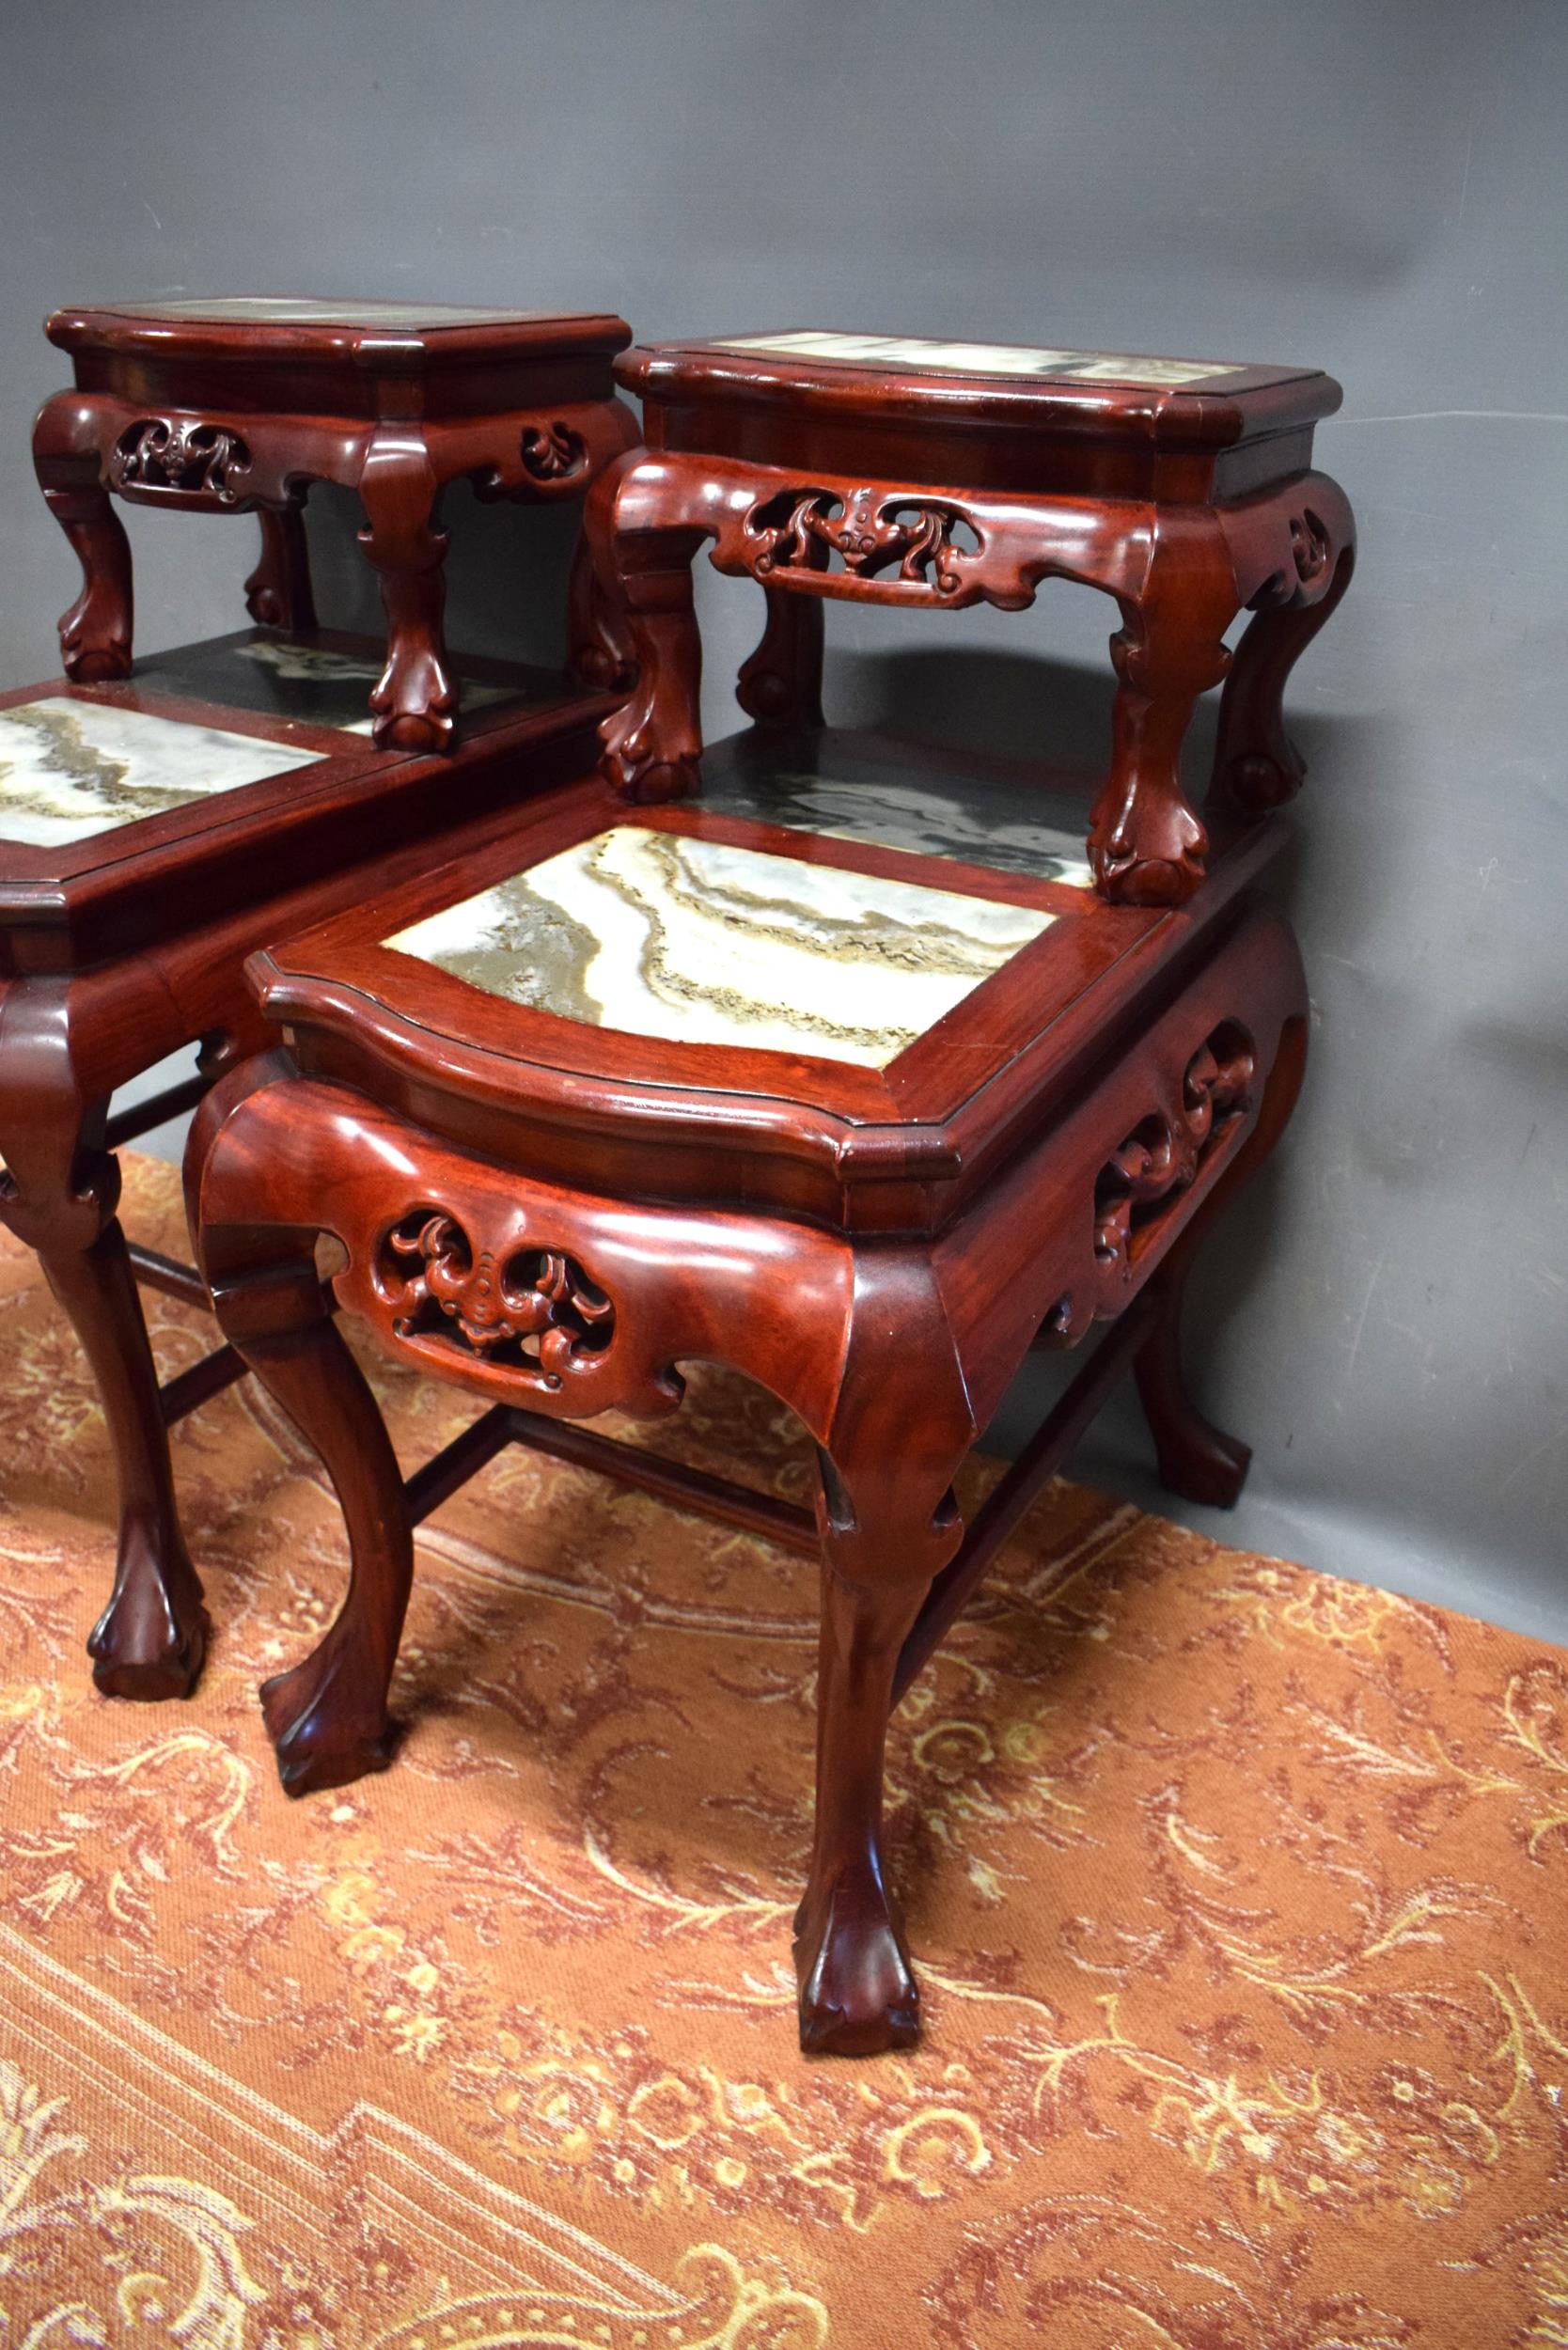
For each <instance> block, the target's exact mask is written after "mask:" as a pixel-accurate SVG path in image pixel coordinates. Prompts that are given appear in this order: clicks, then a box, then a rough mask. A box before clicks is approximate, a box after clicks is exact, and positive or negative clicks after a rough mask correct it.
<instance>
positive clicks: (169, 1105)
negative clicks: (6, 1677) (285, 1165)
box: [0, 685, 607, 1699]
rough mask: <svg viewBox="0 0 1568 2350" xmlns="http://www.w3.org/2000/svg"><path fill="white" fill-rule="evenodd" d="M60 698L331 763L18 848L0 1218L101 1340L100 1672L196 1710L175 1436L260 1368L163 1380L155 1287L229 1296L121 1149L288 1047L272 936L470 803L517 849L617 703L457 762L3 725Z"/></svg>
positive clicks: (81, 1334)
mask: <svg viewBox="0 0 1568 2350" xmlns="http://www.w3.org/2000/svg"><path fill="white" fill-rule="evenodd" d="M40 690H41V691H44V692H48V693H56V694H57V693H62V692H63V693H66V694H68V695H71V697H73V698H75V699H77V700H80V701H82V702H85V703H91V702H93V701H103V702H107V703H110V704H113V705H122V706H124V705H128V706H130V707H132V708H139V709H143V710H146V711H148V712H149V713H152V714H163V715H166V716H170V717H176V718H181V719H184V720H187V721H193V722H196V723H199V724H203V725H209V726H221V727H224V728H226V729H229V730H230V731H238V732H243V733H251V734H255V735H257V736H258V737H260V738H263V739H266V740H269V741H273V740H276V739H277V738H278V736H279V735H280V734H284V735H287V736H288V737H290V738H291V739H292V740H293V741H294V742H296V743H297V744H298V745H299V747H300V748H301V750H302V751H316V752H318V753H321V752H324V753H327V754H329V757H328V758H327V759H325V760H322V761H321V764H319V765H316V766H312V767H306V768H303V769H298V770H295V771H294V772H293V773H291V774H285V775H283V776H275V777H273V778H271V779H269V780H267V781H264V782H262V783H258V784H251V785H247V786H243V787H242V788H240V789H238V790H235V791H228V792H226V793H223V794H221V795H218V796H217V797H216V798H212V799H208V800H205V801H201V802H198V803H196V804H193V805H189V806H187V807H181V808H178V809H174V810H171V811H169V812H168V813H166V814H165V815H162V816H158V817H152V818H148V819H144V820H142V821H141V822H140V823H135V824H133V825H128V826H125V827H122V828H120V829H119V830H118V831H112V832H108V833H103V834H99V835H96V836H94V837H93V838H90V839H88V840H86V841H84V842H82V843H81V844H79V845H78V846H76V847H75V848H71V849H67V850H63V851H61V850H53V851H45V850H41V849H37V848H32V847H27V846H23V845H19V844H16V843H5V842H0V1157H3V1159H4V1162H5V1167H4V1171H3V1173H0V1221H3V1222H4V1223H5V1224H6V1225H7V1227H8V1229H9V1230H11V1231H12V1232H14V1233H15V1234H16V1236H17V1237H18V1238H19V1239H20V1240H22V1241H23V1242H24V1243H25V1244H26V1245H27V1246H29V1247H31V1248H33V1249H34V1250H35V1251H36V1252H37V1254H38V1256H39V1261H40V1262H41V1264H42V1266H43V1270H44V1273H45V1276H46V1277H47V1279H48V1281H49V1285H50V1288H51V1290H52V1291H53V1293H54V1294H55V1297H56V1299H57V1300H58V1302H59V1304H60V1305H61V1307H62V1308H63V1309H64V1311H65V1313H66V1314H67V1316H68V1318H69V1320H70V1321H71V1324H72V1326H73V1328H74V1329H75V1331H76V1334H77V1337H78V1338H79V1340H81V1343H82V1346H83V1348H84V1351H85V1352H86V1355H87V1358H88V1361H89V1363H90V1365H91V1368H92V1371H93V1374H94V1378H95V1380H96V1383H97V1386H98V1389H99V1394H100V1397H101V1399H102V1404H103V1410H104V1414H105V1418H106V1420H107V1423H108V1431H109V1436H110V1441H111V1444H112V1446H113V1449H114V1454H115V1462H116V1470H117V1476H118V1492H119V1527H118V1552H117V1563H116V1574H115V1584H114V1590H113V1593H112V1595H111V1597H110V1600H109V1604H108V1606H107V1607H106V1609H105V1611H104V1613H103V1615H102V1618H101V1620H100V1622H99V1623H98V1625H97V1627H96V1628H95V1630H94V1632H93V1634H92V1637H91V1639H90V1641H89V1643H88V1649H89V1653H90V1654H91V1655H92V1657H93V1659H94V1679H95V1681H96V1683H97V1684H98V1686H99V1687H100V1688H101V1689H102V1690H104V1691H106V1692H107V1693H109V1694H111V1695H115V1696H121V1697H129V1698H138V1699H161V1698H170V1697H179V1696H184V1695H186V1694H188V1693H189V1691H190V1689H191V1688H192V1686H193V1685H194V1684H195V1681H196V1677H197V1675H198V1674H199V1672H200V1669H201V1665H202V1660H203V1656H204V1653H205V1648H206V1643H207V1637H208V1634H209V1631H210V1625H209V1622H208V1618H207V1612H206V1609H205V1607H204V1606H203V1603H202V1593H201V1585H200V1582H199V1580H198V1578H197V1576H196V1571H195V1569H194V1567H193V1566H192V1563H191V1559H190V1556H189V1552H188V1550H187V1547H186V1544H185V1541H184V1537H183V1535H182V1533H181V1531H180V1522H179V1515H178V1511H177V1508H176V1501H175V1495H174V1487H173V1480H172V1475H171V1471H170V1465H169V1453H168V1443H167V1431H168V1429H169V1428H170V1427H172V1426H173V1425H174V1424H175V1422H176V1421H177V1420H179V1419H180V1418H182V1417H183V1416H184V1415H185V1414H186V1413H188V1412H190V1411H193V1410H195V1409H196V1408H197V1406H198V1405H199V1404H201V1403H203V1402H206V1401H207V1400H208V1399H209V1398H210V1397H212V1395H215V1394H217V1393H219V1392H220V1391H221V1390H222V1389H223V1388H224V1387H227V1386H228V1385H229V1384H230V1383H231V1382H232V1381H233V1380H235V1379H237V1378H238V1377H240V1376H241V1375H242V1374H243V1371H244V1368H245V1366H244V1364H243V1360H242V1359H241V1358H240V1357H239V1356H238V1355H235V1354H234V1353H233V1351H232V1350H231V1349H229V1348H227V1346H225V1347H222V1348H220V1349H219V1350H218V1351H217V1352H216V1353H215V1354H212V1355H209V1356H207V1357H206V1358H205V1359H204V1360H203V1361H200V1362H198V1363H196V1364H195V1365H193V1366H191V1367H190V1368H189V1369H188V1370H186V1371H182V1372H181V1373H180V1374H179V1376H177V1377H176V1378H174V1379H172V1380H170V1381H168V1382H166V1383H165V1384H164V1385H162V1386H160V1384H159V1380H158V1376H157V1372H156V1370H155V1368H154V1365H153V1361H152V1356H151V1352H150V1349H149V1342H148V1336H147V1328H146V1324H145V1322H144V1320H143V1317H142V1312H141V1308H140V1304H139V1301H138V1299H137V1295H136V1283H137V1281H138V1280H139V1281H141V1282H142V1283H144V1284H145V1285H146V1286H148V1287H149V1288H151V1289H154V1290H159V1291H162V1292H164V1293H166V1294H168V1295H171V1296H175V1297H179V1298H180V1299H182V1300H184V1301H185V1302H186V1303H189V1304H194V1305H202V1306H206V1305H208V1304H209V1302H210V1301H209V1299H208V1296H207V1291H206V1287H205V1284H204V1283H203V1281H202V1279H201V1277H200V1275H199V1274H198V1273H197V1272H196V1269H195V1267H194V1266H184V1265H180V1264H178V1263H176V1262H174V1261H172V1260H169V1259H167V1258H165V1257H163V1256H162V1255H160V1254H159V1253H157V1252H156V1251H153V1250H150V1249H147V1248H143V1247H141V1246H137V1245H136V1244H135V1243H133V1242H129V1241H128V1240H127V1239H126V1237H125V1234H124V1231H123V1230H122V1228H121V1226H120V1223H119V1220H118V1202H119V1190H120V1175H119V1167H118V1158H117V1155H116V1154H117V1152H118V1151H119V1150H120V1148H121V1147H122V1146H123V1145H125V1144H126V1143H128V1142H131V1141H133V1140H134V1138H135V1137H136V1136H138V1135H140V1134H145V1133H146V1132H148V1131H149V1129H150V1128H151V1127H153V1126H155V1125H158V1124H160V1123H162V1122H163V1121H164V1120H166V1119H170V1118H173V1117H176V1116H179V1115H181V1114H182V1113H183V1112H185V1111H187V1110H189V1109H191V1108H192V1107H194V1106H195V1105H196V1103H197V1102H198V1101H199V1100H200V1099H201V1098H202V1096H203V1095H204V1094H205V1093H206V1092H207V1090H208V1089H209V1088H210V1086H211V1085H212V1082H213V1080H214V1078H215V1076H216V1075H217V1074H218V1073H220V1072H221V1071H222V1070H223V1069H225V1068H227V1067H228V1066H230V1065H232V1063H233V1062H234V1061H235V1060H236V1059H238V1058H243V1056H244V1055H245V1054H247V1053H253V1052H255V1051H257V1050H259V1048H260V1047H261V1046H262V1045H263V1044H265V1043H266V1042H268V1040H269V1037H270V1033H271V1032H270V1030H269V1028H268V1026H267V1024H266V1022H265V1020H264V1018H263V1017H262V1016H261V1014H260V1013H259V1011H258V1009H257V1007H256V1004H255V1001H254V998H253V997H252V995H250V992H249V991H248V989H247V988H246V986H245V984H244V979H243V964H244V960H245V957H246V956H247V954H249V953H251V952H252V951H253V950H254V949H255V948H257V947H259V945H260V944H262V943H263V941H264V940H265V939H266V938H267V937H269V936H271V935H272V933H273V931H274V927H281V928H283V929H285V930H288V929H292V928H298V927H301V926H303V925H306V924H308V923H310V922H313V921H319V920H321V918H323V917H325V916H326V915H327V914H329V913H331V912H334V911H336V910H338V909H340V908H343V907H347V906H349V905H352V904H353V903H354V902H356V901H358V900H359V899H360V898H361V897H362V896H363V895H364V893H365V891H366V890H367V888H369V887H374V886H377V885H388V884H390V883H391V882H392V881H394V880H396V879H398V878H400V877H401V876H403V875H404V874H406V873H407V872H409V871H411V870H419V868H420V867H421V866H422V865H425V864H428V862H429V858H430V851H429V848H428V846H425V845H420V844H424V843H428V841H429V839H430V838H431V834H432V833H433V832H435V831H436V830H437V828H438V827H441V826H443V825H449V824H450V823H451V819H452V815H453V811H454V808H456V809H458V810H460V811H462V812H463V813H465V814H466V815H467V816H468V817H469V819H470V821H471V822H478V823H481V824H482V825H498V826H499V828H500V829H501V831H502V832H503V833H504V832H505V829H506V827H507V826H508V825H509V824H510V823H515V822H516V815H515V806H516V803H517V801H518V800H519V798H520V797H522V796H523V795H525V794H526V793H527V792H530V791H535V790H541V789H548V788H549V787H550V785H551V784H553V783H555V782H557V781H560V780H562V779H564V778H565V777H566V776H570V775H572V774H573V773H575V772H577V771H578V770H580V768H581V766H582V763H583V761H584V760H585V759H586V758H587V757H588V756H589V755H590V753H591V746H592V743H593V739H594V734H593V730H594V728H595V725H596V723H597V722H598V720H599V719H600V718H601V717H602V715H603V714H604V710H605V708H606V707H607V700H606V697H604V696H601V695H594V694H591V693H587V692H583V691H578V690H572V689H567V688H562V689H561V690H560V691H559V692H558V693H557V695H556V696H555V697H554V698H553V699H551V700H549V701H547V702H545V703H543V704H541V705H535V706H524V707H523V708H522V710H521V714H520V713H519V706H518V705H515V704H514V705H511V706H510V707H507V706H501V707H495V708H492V709H487V710H485V711H483V712H481V713H479V714H478V717H477V719H476V720H475V722H474V723H473V725H472V726H471V727H470V729H468V732H467V735H466V737H465V740H464V743H463V745H462V746H461V747H460V749H459V751H458V753H457V754H456V759H455V762H454V760H452V759H448V758H440V759H438V758H434V757H431V756H426V757H425V758H423V759H419V758H416V757H412V756H408V755H403V756H397V755H394V756H392V757H391V758H388V756H387V755H386V754H385V753H383V752H378V751H376V750H375V749H374V748H373V746H372V745H371V744H369V743H368V742H366V741H362V740H360V739H357V738H355V737H354V736H353V735H352V734H345V733H343V732H341V731H339V730H338V729H333V728H325V727H318V726H311V725H305V724H301V723H298V722H295V723H292V724H290V725H289V726H287V727H284V726H282V725H280V723H279V722H277V721H274V720H269V719H267V718H264V717H262V716H259V714H258V713H255V712H252V711H246V710H243V709H238V708H233V707H230V706H228V705H227V704H221V705H220V704H216V703H202V702H193V701H190V700H187V699H180V698H176V697H165V696H160V695H157V694H154V693H149V692H147V691H146V690H143V689H139V688H136V687H133V686H122V687H105V688H87V689H84V688H71V687H69V686H60V685H53V686H50V687H46V688H43V689H39V688H38V687H24V688H20V689H17V690H15V691H13V692H11V693H9V694H7V695H5V696H0V708H8V707H11V706H13V705H16V704H19V703H25V702H28V701H31V700H33V699H35V698H36V697H38V695H39V692H40ZM372 816H373V819H374V826H375V832H374V847H373V849H372V848H370V847H369V846H368V830H367V820H368V819H369V818H371V817H372ZM487 837H488V836H487ZM302 873H303V874H305V875H306V876H307V877H308V878H306V879H304V880H302V879H301V878H300V876H301V874H302ZM190 1044H199V1045H200V1047H201V1051H200V1057H199V1065H198V1071H197V1073H196V1075H194V1076H192V1077H190V1078H186V1079H183V1080H181V1081H180V1083H179V1084H177V1085H175V1086H173V1087H171V1088H168V1089H165V1090H163V1091H162V1092H160V1093H159V1094H157V1095H156V1096H155V1097H153V1098H152V1099H151V1100H149V1101H147V1102H144V1103H139V1104H136V1105H133V1106H132V1107H129V1108H127V1109H124V1110H121V1111H119V1112H117V1113H115V1114H114V1115H112V1116H111V1115H110V1108H109V1105H110V1097H111V1095H112V1094H113V1093H114V1092H115V1091H116V1090H118V1089H119V1088H121V1087H123V1086H125V1085H126V1084H128V1083H129V1082H130V1081H131V1080H132V1079H133V1078H134V1077H136V1076H138V1075H140V1074H142V1073H145V1072H146V1071H147V1070H149V1069H151V1068H154V1067H156V1065H157V1064H158V1063H159V1062H160V1061H161V1060H163V1059H165V1058H166V1057H167V1056H168V1055H169V1054H171V1053H174V1052H177V1051H179V1050H180V1049H181V1048H182V1047H184V1046H187V1045H190Z"/></svg>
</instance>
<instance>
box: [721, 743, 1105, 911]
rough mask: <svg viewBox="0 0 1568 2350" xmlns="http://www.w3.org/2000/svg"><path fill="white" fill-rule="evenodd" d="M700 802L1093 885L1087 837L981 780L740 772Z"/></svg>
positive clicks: (724, 812)
mask: <svg viewBox="0 0 1568 2350" xmlns="http://www.w3.org/2000/svg"><path fill="white" fill-rule="evenodd" d="M700 805H701V806H702V807H704V808H712V809H713V812H714V814H715V815H720V816H749V817H752V818H754V819H755V820H756V821H758V822H759V823H769V824H785V825H787V826H788V827H789V828H790V830H791V831H792V832H814V833H820V834H823V835H824V836H825V837H826V838H828V839H830V840H864V841H869V842H871V843H873V844H874V845H875V846H877V847H878V848H884V849H902V850H905V851H907V852H909V853H910V854H914V855H917V856H946V857H955V858H957V859H958V861H959V862H960V863H961V864H964V865H980V866H984V867H985V868H987V869H988V870H990V871H993V872H999V873H1027V874H1028V875H1030V876H1031V877H1032V878H1034V879H1035V880H1038V881H1054V882H1066V883H1067V884H1068V885H1070V886H1071V887H1073V888H1074V889H1091V888H1092V887H1093V886H1094V876H1093V874H1092V872H1091V871H1090V867H1089V863H1088V859H1087V857H1086V855H1085V854H1084V833H1083V830H1082V828H1081V827H1080V829H1079V830H1077V831H1075V832H1071V831H1068V830H1066V829H1065V828H1064V827H1062V826H1060V825H1057V824H1048V823H1043V822H1042V821H1041V820H1040V819H1039V818H1038V817H1034V816H1031V815H1030V814H1029V813H1028V803H1027V795H1026V794H1025V793H1023V792H1021V791H1017V790H1014V789H1012V788H1011V787H1010V786H1008V785H1006V784H995V783H988V782H986V781H985V780H984V779H982V778H981V777H980V776H955V777H953V778H952V779H951V781H950V782H949V781H948V780H946V779H945V780H944V781H943V782H942V783H940V784H937V783H933V782H930V781H926V780H923V779H922V780H916V779H914V778H913V777H912V778H911V779H910V780H909V781H908V782H900V783H892V782H888V781H887V780H886V778H885V777H881V776H878V777H877V778H875V779H874V780H862V779H859V778H855V777H852V776H824V775H808V774H807V773H805V772H804V771H797V770H794V769H792V768H788V767H775V768H769V769H766V770H764V771H760V772H759V773H758V774H757V775H755V776H747V775H746V774H745V772H744V770H743V771H741V772H740V773H731V774H729V775H726V776H723V777H722V778H721V779H719V780H717V781H715V782H713V783H712V784H710V783H708V782H706V781H705V782H704V784H703V788H702V798H701V802H700Z"/></svg>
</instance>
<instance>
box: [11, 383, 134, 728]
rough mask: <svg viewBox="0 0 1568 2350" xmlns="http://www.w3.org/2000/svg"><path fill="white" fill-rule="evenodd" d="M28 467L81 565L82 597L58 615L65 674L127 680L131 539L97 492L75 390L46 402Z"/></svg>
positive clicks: (95, 465) (87, 428) (88, 435)
mask: <svg viewBox="0 0 1568 2350" xmlns="http://www.w3.org/2000/svg"><path fill="white" fill-rule="evenodd" d="M33 466H34V470H35V471H36V473H37V475H38V478H39V489H40V490H41V491H42V492H43V494H44V500H45V503H46V504H47V505H48V508H49V510H50V512H51V513H52V514H53V515H54V517H55V521H56V522H57V523H58V524H59V525H60V528H61V529H62V530H63V531H64V532H65V535H66V537H67V538H68V539H69V540H70V541H71V547H72V549H73V550H74V552H75V555H76V558H77V560H78V562H79V563H80V564H81V566H82V592H81V594H80V595H79V596H78V597H77V599H76V601H75V603H73V604H72V605H71V608H70V610H69V611H68V612H64V613H62V614H61V616H60V658H61V661H62V662H63V664H64V666H65V673H66V675H67V677H69V678H71V679H72V680H73V681H74V682H75V683H77V684H78V685H102V684H108V683H111V682H113V681H114V680H115V679H117V678H124V677H129V676H130V674H131V638H132V627H133V612H134V603H133V593H132V581H131V542H130V540H128V539H127V538H126V535H125V528H124V525H123V524H122V523H121V521H120V519H119V516H118V514H117V513H116V511H115V509H114V504H113V501H112V500H111V498H110V496H109V493H108V492H107V490H105V488H104V487H103V482H102V472H101V467H100V461H99V452H98V435H97V421H96V417H95V415H94V412H93V409H92V406H91V403H90V402H86V401H84V400H83V399H81V397H80V396H79V395H78V394H76V393H74V392H60V393H57V394H56V395H55V399H51V400H46V401H45V402H44V405H43V407H42V409H41V410H40V411H39V419H38V422H37V424H36V425H35V426H34V428H33Z"/></svg>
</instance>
